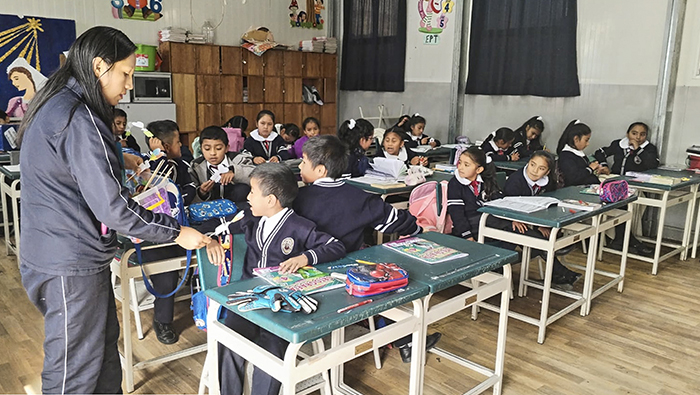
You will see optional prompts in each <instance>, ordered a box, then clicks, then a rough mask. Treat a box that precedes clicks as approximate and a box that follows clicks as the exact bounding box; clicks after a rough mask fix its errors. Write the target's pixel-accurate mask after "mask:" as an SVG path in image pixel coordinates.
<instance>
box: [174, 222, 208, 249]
mask: <svg viewBox="0 0 700 395" xmlns="http://www.w3.org/2000/svg"><path fill="white" fill-rule="evenodd" d="M175 242H176V243H177V244H179V245H180V247H182V248H184V249H186V250H198V249H200V248H202V247H204V246H205V245H208V244H209V243H210V242H211V239H210V238H209V237H207V236H205V235H203V234H201V233H200V232H199V231H198V230H196V229H194V228H190V227H189V226H182V227H180V235H178V236H177V238H176V239H175Z"/></svg>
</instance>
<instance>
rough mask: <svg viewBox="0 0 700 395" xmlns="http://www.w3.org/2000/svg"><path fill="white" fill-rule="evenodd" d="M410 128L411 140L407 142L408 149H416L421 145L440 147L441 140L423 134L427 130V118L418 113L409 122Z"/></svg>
mask: <svg viewBox="0 0 700 395" xmlns="http://www.w3.org/2000/svg"><path fill="white" fill-rule="evenodd" d="M408 128H409V133H410V140H408V141H406V147H408V148H415V147H417V146H419V145H430V146H431V147H433V148H435V147H438V146H440V140H438V139H434V138H432V137H430V136H427V135H425V134H423V130H424V129H425V118H423V117H421V116H420V115H419V114H418V113H416V114H415V115H414V116H412V117H411V119H410V120H409V121H408Z"/></svg>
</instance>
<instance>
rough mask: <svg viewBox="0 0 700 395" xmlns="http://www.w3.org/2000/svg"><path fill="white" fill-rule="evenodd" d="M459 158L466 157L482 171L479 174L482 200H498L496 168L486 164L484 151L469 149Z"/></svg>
mask: <svg viewBox="0 0 700 395" xmlns="http://www.w3.org/2000/svg"><path fill="white" fill-rule="evenodd" d="M461 156H468V157H469V159H471V160H472V162H474V163H475V164H476V165H477V166H481V167H483V168H484V170H483V171H482V172H481V174H480V175H481V179H482V180H484V190H483V192H484V195H483V196H484V200H487V201H488V200H493V199H494V198H498V195H499V194H500V193H501V189H500V188H499V187H498V181H497V180H496V166H495V165H494V164H493V163H487V162H486V154H485V153H484V150H482V149H481V148H479V147H477V146H473V147H469V148H467V149H466V150H465V151H464V152H462V154H461Z"/></svg>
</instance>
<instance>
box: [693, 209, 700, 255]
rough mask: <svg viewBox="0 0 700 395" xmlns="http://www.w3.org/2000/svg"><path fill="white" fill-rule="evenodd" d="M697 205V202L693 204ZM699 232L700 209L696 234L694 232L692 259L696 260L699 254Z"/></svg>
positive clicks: (696, 222) (696, 221)
mask: <svg viewBox="0 0 700 395" xmlns="http://www.w3.org/2000/svg"><path fill="white" fill-rule="evenodd" d="M695 204H696V202H693V205H695ZM699 232H700V209H698V218H697V219H696V220H695V232H694V233H695V235H694V237H693V254H692V255H691V257H692V258H693V259H695V257H696V256H697V255H696V254H697V252H698V236H700V233H699Z"/></svg>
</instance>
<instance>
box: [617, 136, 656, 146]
mask: <svg viewBox="0 0 700 395" xmlns="http://www.w3.org/2000/svg"><path fill="white" fill-rule="evenodd" d="M647 145H649V140H646V141H645V142H643V143H642V145H640V146H639V148H645V147H646V146H647ZM620 148H622V149H627V148H630V139H628V138H627V137H625V138H624V139H621V140H620Z"/></svg>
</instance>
